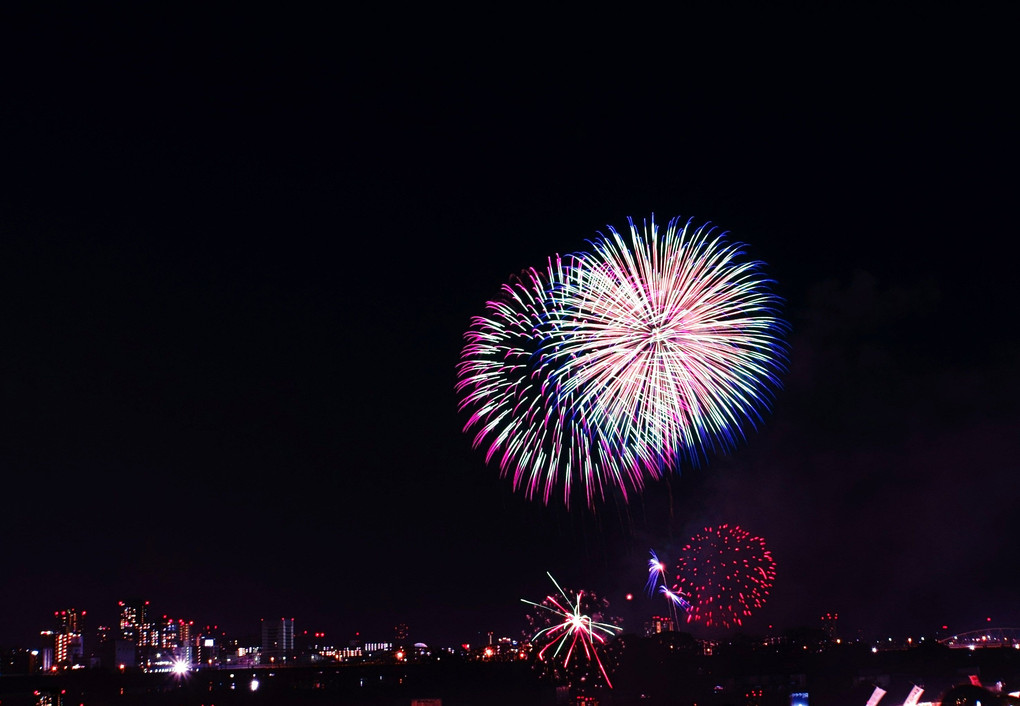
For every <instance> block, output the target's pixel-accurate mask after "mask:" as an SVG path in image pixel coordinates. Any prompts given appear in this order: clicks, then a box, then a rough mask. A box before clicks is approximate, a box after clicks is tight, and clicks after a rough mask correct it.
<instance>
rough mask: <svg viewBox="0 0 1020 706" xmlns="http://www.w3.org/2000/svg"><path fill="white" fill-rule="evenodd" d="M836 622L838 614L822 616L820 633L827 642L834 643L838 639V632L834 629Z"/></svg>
mask: <svg viewBox="0 0 1020 706" xmlns="http://www.w3.org/2000/svg"><path fill="white" fill-rule="evenodd" d="M838 621H839V613H825V614H824V615H823V616H822V632H824V633H825V638H826V639H827V640H828V641H829V642H835V641H836V639H837V638H838V637H839V631H838V630H837V629H836V626H837V623H838Z"/></svg>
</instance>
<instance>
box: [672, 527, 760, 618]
mask: <svg viewBox="0 0 1020 706" xmlns="http://www.w3.org/2000/svg"><path fill="white" fill-rule="evenodd" d="M676 572H677V573H676V584H675V585H674V586H673V590H672V593H673V594H677V595H682V596H687V597H688V598H689V599H690V604H689V605H688V606H687V607H685V610H686V612H687V622H688V623H702V624H704V625H706V626H709V627H711V626H719V627H722V628H732V627H737V626H739V625H741V624H743V620H744V618H746V617H748V616H750V615H751V613H752V612H753V611H754V610H756V609H758V608H761V607H762V606H763V605H764V604H765V600H766V599H767V598H768V595H769V591H770V590H771V588H772V582H773V581H774V580H775V578H776V562H775V561H774V560H773V559H772V553H771V552H770V551H769V550H768V549H767V548H766V547H765V540H763V539H762V538H761V537H752V536H751V533H750V532H748V531H746V530H744V529H741V528H740V527H738V526H736V525H732V526H731V525H720V526H719V527H706V528H705V529H704V530H703V531H702V532H700V533H698V534H696V535H694V536H693V537H691V539H690V541H688V543H687V544H686V545H685V546H684V548H683V549H682V550H681V552H680V558H679V561H678V563H677V567H676Z"/></svg>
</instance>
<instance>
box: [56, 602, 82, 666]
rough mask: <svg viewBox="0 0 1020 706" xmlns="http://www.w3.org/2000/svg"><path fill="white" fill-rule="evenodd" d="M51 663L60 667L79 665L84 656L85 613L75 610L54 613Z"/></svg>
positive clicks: (69, 609)
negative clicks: (54, 626)
mask: <svg viewBox="0 0 1020 706" xmlns="http://www.w3.org/2000/svg"><path fill="white" fill-rule="evenodd" d="M53 617H54V618H56V622H57V625H56V629H55V630H54V631H53V662H54V663H55V664H58V665H61V666H67V665H71V664H80V663H81V661H82V659H83V657H84V655H85V645H84V638H83V635H84V634H85V611H84V610H82V611H79V610H78V609H77V608H68V609H67V610H58V611H54V613H53Z"/></svg>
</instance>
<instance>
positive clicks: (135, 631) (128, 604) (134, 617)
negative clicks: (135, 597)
mask: <svg viewBox="0 0 1020 706" xmlns="http://www.w3.org/2000/svg"><path fill="white" fill-rule="evenodd" d="M118 605H119V606H120V639H121V640H128V641H130V642H133V643H135V644H136V645H141V646H146V645H149V644H150V643H151V642H152V625H150V624H149V602H148V601H120V603H119V604H118Z"/></svg>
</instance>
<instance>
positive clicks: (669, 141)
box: [0, 8, 1020, 644]
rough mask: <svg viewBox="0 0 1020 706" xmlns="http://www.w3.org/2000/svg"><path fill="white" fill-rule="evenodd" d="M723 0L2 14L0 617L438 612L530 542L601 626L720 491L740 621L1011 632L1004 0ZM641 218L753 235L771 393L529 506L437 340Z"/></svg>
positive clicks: (1009, 149) (228, 623)
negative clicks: (737, 550)
mask: <svg viewBox="0 0 1020 706" xmlns="http://www.w3.org/2000/svg"><path fill="white" fill-rule="evenodd" d="M748 12H750V11H748ZM440 14H441V13H440ZM737 15H739V17H738V18H736V19H734V18H730V17H707V16H706V17H696V16H694V15H691V14H686V15H685V16H684V18H685V19H684V22H683V23H682V25H681V26H680V27H678V28H676V31H677V32H678V35H677V36H673V35H671V34H670V32H669V31H667V29H666V28H665V27H660V26H659V24H658V23H652V25H653V26H652V27H651V31H652V35H651V37H650V38H642V39H640V40H638V39H637V37H639V36H640V37H644V34H643V32H644V31H645V30H647V29H649V27H648V26H647V25H646V24H645V23H635V24H634V25H631V26H629V27H618V26H617V24H616V22H615V21H614V22H612V23H606V25H605V26H604V28H603V30H604V32H605V34H598V35H589V34H587V33H586V31H585V30H583V29H581V28H579V27H578V26H577V25H576V23H575V22H574V21H573V19H572V18H567V17H562V18H557V17H549V18H543V19H542V21H540V22H539V21H521V31H519V32H516V31H511V30H510V26H511V25H513V24H514V22H510V24H508V25H500V26H499V27H488V26H486V27H484V28H481V30H480V31H479V32H470V31H469V32H466V33H461V32H457V31H453V30H452V29H450V28H452V27H454V26H459V25H458V24H457V23H456V22H453V21H452V20H453V19H454V18H448V19H450V20H451V21H450V22H448V23H443V22H437V19H438V18H437V17H435V16H431V15H430V16H427V17H414V16H408V15H401V18H400V22H399V23H395V21H394V20H393V19H392V18H383V17H374V18H372V17H370V16H369V17H367V18H365V19H362V18H357V19H355V18H348V17H338V16H335V15H333V14H330V13H329V12H324V13H323V14H322V15H321V16H319V17H312V16H309V17H304V16H298V15H297V14H291V13H288V12H283V13H282V14H281V15H269V14H266V15H260V14H258V12H257V11H255V10H253V11H252V13H251V14H250V15H246V16H245V17H243V18H242V17H235V16H233V15H231V16H216V15H215V13H211V14H208V15H203V16H201V17H196V16H192V15H190V14H189V13H186V12H181V13H173V12H168V13H167V15H166V16H165V17H162V16H161V17H155V16H153V15H150V14H147V13H144V12H141V11H137V12H136V11H131V10H124V11H123V12H120V11H117V12H113V11H111V12H109V13H102V12H99V11H98V10H92V9H89V8H78V9H72V10H68V11H67V12H64V13H46V12H44V11H42V10H39V11H37V12H36V13H35V14H32V13H28V14H25V15H24V16H23V17H18V18H11V20H10V22H5V23H3V25H4V29H3V32H4V34H5V36H6V35H10V36H9V37H7V39H6V41H4V42H0V51H2V52H3V53H4V54H3V55H4V57H5V59H6V65H8V66H11V67H18V68H17V70H15V71H12V72H11V73H12V76H11V77H10V86H9V90H8V92H7V94H6V98H5V100H4V102H3V106H2V108H0V124H2V126H3V130H2V131H0V134H2V135H3V138H2V141H0V144H2V148H3V152H2V153H0V158H2V159H0V162H2V165H3V166H2V168H3V170H4V173H5V176H7V177H8V178H7V179H6V180H5V181H6V182H7V187H6V188H5V189H3V190H0V267H2V268H3V271H2V273H0V286H2V287H3V292H2V296H0V301H2V302H3V305H2V306H3V309H2V316H0V321H2V322H3V326H4V329H3V331H4V343H3V346H2V353H0V386H2V390H3V394H2V399H3V406H2V409H3V418H2V420H0V429H2V430H3V431H2V433H0V470H2V479H0V481H2V483H3V486H2V502H0V532H2V536H3V538H4V547H5V558H6V560H5V568H4V569H3V575H2V578H0V644H7V643H11V644H21V643H23V642H25V641H27V640H30V639H34V638H35V637H37V636H38V632H39V631H40V630H42V629H45V627H44V626H42V625H40V622H41V621H43V620H47V619H48V616H50V615H52V612H53V611H54V610H63V609H66V608H67V607H68V606H77V607H79V608H82V609H84V610H87V611H88V618H89V619H91V618H92V617H93V615H95V616H96V619H97V620H99V619H102V620H107V619H108V618H106V617H102V614H103V613H105V611H107V610H108V609H109V608H108V607H109V606H110V602H111V601H112V602H113V603H115V602H116V601H118V600H126V597H129V596H144V597H145V598H146V599H147V600H150V601H151V602H152V604H153V605H159V606H161V608H160V611H159V613H160V615H162V614H163V613H166V614H167V615H172V616H181V617H183V616H189V617H188V619H195V620H197V621H201V622H202V624H203V625H204V624H205V621H207V620H211V621H217V622H218V623H219V624H220V625H222V626H224V628H225V629H227V630H229V631H231V632H234V631H237V630H239V629H242V628H243V627H244V625H246V624H247V622H246V621H248V618H247V617H246V616H255V617H256V618H261V617H266V618H270V617H273V616H278V615H279V614H280V613H281V611H283V615H286V616H287V617H288V618H290V617H297V618H298V619H299V620H301V621H303V622H305V624H307V625H308V626H309V627H311V626H313V625H314V626H316V627H315V628H314V629H316V630H318V629H322V630H325V631H326V632H327V633H329V634H335V633H336V632H337V631H347V630H350V631H359V632H361V633H362V634H365V635H368V634H379V633H384V634H385V632H386V631H390V630H392V628H393V625H395V624H397V623H404V624H406V625H408V626H409V627H410V629H411V634H412V636H413V635H415V634H420V635H422V636H426V637H427V638H429V639H431V640H433V641H435V642H437V643H448V644H455V643H457V642H463V641H466V639H465V638H466V637H469V636H470V634H472V633H474V632H477V631H485V632H487V631H490V630H491V631H494V632H495V633H497V634H511V633H514V632H519V631H520V630H522V629H523V615H524V611H523V610H522V606H521V600H522V599H527V600H534V601H540V600H541V599H542V597H543V596H545V595H547V592H548V578H547V572H548V573H549V574H551V575H554V576H556V580H557V581H559V582H560V583H561V584H562V585H563V586H565V587H570V588H573V589H576V590H581V589H583V590H591V591H594V592H596V593H598V594H599V595H600V596H603V597H605V598H607V599H608V600H609V601H610V603H611V605H612V606H613V607H614V608H615V607H617V606H619V607H620V609H621V610H622V611H624V612H627V611H631V612H633V613H634V614H635V616H641V615H644V614H645V613H653V612H656V611H655V609H654V606H655V605H660V604H659V603H656V602H655V601H653V599H652V598H649V597H647V596H645V594H644V593H643V587H644V585H645V583H646V579H647V572H646V566H647V561H648V557H649V552H650V551H651V552H654V553H655V554H656V555H657V556H658V557H660V558H661V559H662V560H663V562H665V563H666V564H667V565H668V567H669V570H670V571H673V572H674V575H672V576H669V577H668V578H669V583H670V585H672V584H673V583H675V567H676V564H677V562H678V560H679V558H680V556H681V554H682V551H683V548H684V546H685V543H686V542H688V540H689V539H690V538H691V537H693V536H695V535H696V534H698V533H699V532H701V531H702V530H703V529H704V528H706V527H713V526H720V525H724V524H729V525H734V526H735V525H739V526H740V527H742V528H744V529H746V531H747V532H749V533H750V534H751V535H752V536H754V537H760V538H762V539H763V541H764V542H765V543H766V544H767V546H768V548H769V551H770V553H771V557H772V559H773V560H774V562H775V575H774V578H770V583H771V588H770V591H769V595H768V598H767V601H766V602H765V603H764V605H763V606H762V607H761V608H756V609H755V610H754V614H753V615H752V616H751V617H750V618H749V619H748V620H747V621H746V623H745V624H744V625H743V626H741V628H740V629H741V630H744V631H746V632H749V633H753V632H761V631H764V630H765V629H767V626H768V625H774V626H783V627H796V626H800V625H811V624H813V623H814V621H816V620H817V619H818V616H820V615H824V614H826V613H838V614H839V616H840V625H841V626H847V627H848V628H849V626H853V628H854V629H855V630H860V631H861V633H862V634H863V635H864V636H865V637H866V638H870V637H872V636H878V635H881V634H883V633H887V634H891V635H909V634H921V633H922V632H924V631H926V630H928V629H930V628H932V627H939V626H942V625H948V626H949V630H950V631H952V630H969V629H974V628H977V627H980V626H982V625H985V624H992V625H997V626H1005V627H1008V626H1011V625H1018V624H1020V614H1018V612H1020V608H1018V605H1020V603H1018V602H1017V600H1016V598H1017V592H1016V589H1015V586H1014V584H1013V581H1012V574H1013V573H1015V572H1014V571H1013V570H1012V564H1011V562H1012V560H1013V557H1015V556H1016V555H1017V553H1018V550H1020V528H1018V526H1017V523H1016V522H1015V521H1014V516H1015V512H1014V509H1013V505H1014V503H1013V498H1014V497H1015V492H1014V489H1015V488H1016V480H1015V478H1016V473H1017V470H1018V469H1017V459H1018V457H1020V406H1018V404H1017V400H1020V389H1018V387H1020V380H1018V377H1020V376H1017V374H1016V370H1017V368H1018V363H1020V333H1018V330H1017V328H1016V327H1015V326H1014V325H1013V321H1015V319H1016V316H1015V312H1014V308H1015V307H1014V306H1013V300H1014V298H1015V291H1014V290H1015V281H1016V276H1015V273H1014V266H1013V262H1012V255H1011V252H1012V240H1013V236H1012V230H1013V225H1012V224H1013V222H1014V221H1015V216H1014V214H1013V202H1014V201H1015V194H1014V191H1015V189H1014V186H1013V184H1014V182H1015V178H1014V177H1013V163H1014V161H1015V157H1016V134H1015V132H1016V131H1015V125H1016V123H1017V120H1016V118H1017V115H1016V112H1015V108H1013V106H1012V101H1011V100H1009V99H1008V96H1007V95H1006V93H1007V91H1005V89H1004V86H1008V85H1011V83H1010V82H1011V76H1010V74H1009V71H1008V70H1007V69H1006V68H1005V67H1008V66H1011V65H1012V63H1013V62H1012V61H1011V58H1012V57H1011V56H1010V50H1009V49H1008V47H1010V46H1012V45H1011V43H1010V42H1009V41H1008V38H1006V37H1005V36H1004V35H1003V36H999V33H1003V32H1004V31H1005V30H1004V28H1005V27H1006V26H1008V23H1005V22H997V21H996V20H995V18H994V17H987V18H981V17H976V16H972V15H969V14H966V13H962V12H960V13H957V12H955V11H951V10H949V9H926V10H924V11H918V12H916V13H915V12H912V11H909V12H908V11H907V10H899V11H889V12H885V13H883V14H881V15H877V14H875V15H873V14H870V13H869V12H867V11H866V10H863V9H861V10H851V9H846V10H840V9H835V8H809V9H803V10H798V11H796V12H795V11H792V10H791V11H788V12H787V11H780V10H775V9H769V10H768V11H762V10H756V11H754V14H753V16H751V15H747V14H744V13H737ZM419 20H420V22H419ZM398 24H399V26H397V25H398ZM624 24H625V25H626V24H627V23H624ZM422 27H426V28H433V27H435V29H434V31H433V30H431V29H430V30H429V31H419V29H420V28H422ZM444 27H446V29H443V28H444ZM501 27H502V29H501ZM799 27H805V28H808V29H807V30H805V31H801V30H799V29H795V28H799ZM352 35H356V36H352ZM653 216H654V218H655V219H656V221H657V222H661V223H666V222H668V220H669V219H670V218H672V217H681V218H682V219H684V220H686V219H687V218H693V219H694V221H693V223H694V224H695V225H701V224H703V223H706V222H711V223H712V224H713V225H715V226H717V227H718V228H719V230H720V231H727V232H728V233H729V235H728V236H727V237H728V238H729V239H731V240H732V241H737V242H741V243H745V244H746V248H747V251H748V256H749V258H752V259H756V260H761V261H763V262H764V263H765V264H766V266H767V267H766V268H765V270H764V272H765V273H766V274H767V275H768V277H769V278H770V279H772V280H774V283H773V284H772V286H773V288H774V292H775V294H776V295H777V296H778V297H779V298H781V304H780V312H779V313H780V315H781V317H782V319H783V320H784V321H785V322H787V323H788V324H789V326H790V330H789V333H788V337H787V340H786V343H787V344H788V346H789V364H788V366H787V369H786V372H784V373H783V374H782V375H781V376H780V380H779V383H780V384H781V385H780V387H779V388H778V389H777V390H776V392H775V399H774V403H773V404H772V405H771V408H770V409H769V410H768V411H767V412H766V413H763V414H762V419H761V421H760V423H758V422H756V426H755V427H754V428H753V429H752V428H748V429H747V430H746V431H747V435H746V439H742V440H740V441H739V443H738V444H736V445H735V446H734V448H732V449H726V450H720V451H719V452H715V451H712V450H710V451H708V452H706V454H705V458H704V459H703V461H702V462H701V463H700V464H694V463H685V464H684V465H683V467H682V468H680V469H679V471H678V472H674V473H671V474H668V475H667V476H666V477H665V478H663V479H661V480H655V481H649V482H647V483H646V484H645V486H644V488H643V489H642V490H641V492H637V493H632V494H630V496H629V497H628V499H627V502H623V500H622V498H620V497H619V496H618V495H614V494H609V496H608V497H607V498H606V499H605V501H604V502H599V503H597V504H596V507H594V508H591V509H589V508H585V507H583V506H580V507H573V506H572V507H571V508H570V509H569V510H567V509H565V508H564V507H563V506H562V503H555V502H550V503H549V504H548V505H546V504H543V503H542V502H541V501H535V500H529V499H528V498H526V497H524V496H523V494H522V493H520V492H516V491H515V490H514V489H513V483H512V480H511V479H510V478H506V477H501V475H500V472H499V469H498V465H496V464H490V463H486V459H485V452H484V451H482V450H476V449H473V448H472V435H471V434H470V433H464V431H463V429H464V427H465V426H466V425H467V422H468V418H467V416H466V414H465V413H464V412H461V411H458V404H459V402H460V399H459V396H458V393H457V391H456V389H455V388H456V384H457V368H456V366H457V363H458V361H459V360H460V358H461V352H462V348H463V346H464V344H465V339H464V334H465V332H467V331H468V330H469V328H470V326H471V320H472V317H473V316H477V315H479V314H480V313H482V311H483V310H484V307H485V303H486V302H487V301H489V300H491V299H492V298H493V297H495V296H497V295H498V293H499V291H500V287H501V286H502V285H503V284H504V283H505V282H507V281H508V280H509V279H510V278H511V277H513V276H514V275H515V274H516V273H519V272H521V271H522V270H523V269H525V268H528V267H541V266H543V264H544V263H545V262H546V261H547V258H550V257H552V256H554V255H556V254H561V255H567V254H569V253H572V252H576V251H579V250H583V249H585V248H587V247H589V245H588V241H590V240H591V239H593V238H596V237H597V234H598V233H599V232H602V233H605V232H608V228H609V227H614V228H616V229H625V228H626V225H627V218H628V217H632V218H634V219H635V222H636V223H639V224H640V223H641V222H643V221H644V220H650V219H651V218H652V217H653ZM628 594H632V595H633V596H634V599H633V600H632V601H629V602H628V601H627V600H626V596H627V595H628ZM93 611H95V613H94V612H93ZM660 612H661V611H660ZM302 616H304V617H302ZM625 617H626V616H625ZM989 618H990V619H991V620H990V621H989V620H988V619H989ZM635 619H637V618H636V617H635ZM111 624H113V623H111ZM732 632H733V630H731V631H730V633H732ZM719 634H724V633H723V632H722V631H720V633H719Z"/></svg>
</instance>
